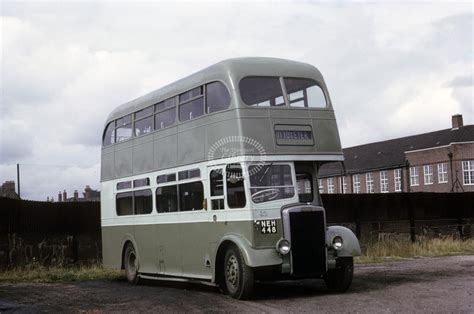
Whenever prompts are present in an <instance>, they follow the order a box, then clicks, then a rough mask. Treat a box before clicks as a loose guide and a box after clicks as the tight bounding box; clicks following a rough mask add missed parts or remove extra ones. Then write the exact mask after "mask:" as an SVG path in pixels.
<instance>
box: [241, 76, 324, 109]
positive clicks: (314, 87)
mask: <svg viewBox="0 0 474 314" xmlns="http://www.w3.org/2000/svg"><path fill="white" fill-rule="evenodd" d="M239 87H240V96H241V98H242V100H243V101H244V102H245V103H246V104H247V105H249V106H254V107H279V106H285V105H286V104H285V99H284V97H283V90H284V89H286V93H287V94H286V98H287V99H288V103H289V105H290V106H291V107H301V108H325V107H326V105H327V102H326V97H325V96H324V92H323V90H322V89H321V87H319V85H318V84H317V83H316V81H314V80H311V79H306V78H283V79H280V78H279V77H266V76H248V77H245V78H243V79H242V80H241V81H240V83H239ZM283 87H284V88H283Z"/></svg>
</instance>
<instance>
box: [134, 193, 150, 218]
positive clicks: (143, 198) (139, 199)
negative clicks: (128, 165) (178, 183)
mask: <svg viewBox="0 0 474 314" xmlns="http://www.w3.org/2000/svg"><path fill="white" fill-rule="evenodd" d="M133 197H134V202H135V215H143V214H149V213H151V211H152V210H153V201H152V193H151V190H150V189H147V190H140V191H134V192H133Z"/></svg>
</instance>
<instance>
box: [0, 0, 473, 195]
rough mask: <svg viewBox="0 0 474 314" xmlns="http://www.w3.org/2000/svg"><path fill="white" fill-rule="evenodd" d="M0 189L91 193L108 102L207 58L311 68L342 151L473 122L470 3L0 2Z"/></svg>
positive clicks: (134, 93)
mask: <svg viewBox="0 0 474 314" xmlns="http://www.w3.org/2000/svg"><path fill="white" fill-rule="evenodd" d="M0 6H1V7H0V18H1V24H0V27H1V28H0V43H1V67H0V80H1V95H0V182H4V181H6V180H16V164H17V163H19V164H20V173H21V177H20V178H21V181H20V182H21V194H22V195H21V196H22V198H26V199H35V200H45V199H46V197H48V196H49V197H51V196H53V197H54V198H55V199H56V198H57V193H58V191H62V190H67V192H68V193H69V194H70V195H72V193H73V191H74V190H75V189H77V190H79V192H82V191H83V190H84V187H85V185H90V186H91V187H92V188H93V189H100V182H99V181H100V151H101V146H100V145H101V134H102V130H103V127H104V123H105V119H106V117H107V115H108V114H109V113H110V112H111V111H112V110H113V109H114V108H115V107H117V106H119V105H120V104H122V103H124V102H127V101H129V100H131V99H134V98H136V97H138V96H141V95H143V94H145V93H148V92H151V91H153V90H155V89H158V88H160V87H162V86H164V85H167V84H169V83H172V82H173V81H175V80H178V79H180V78H182V77H185V76H187V75H189V74H191V73H194V72H196V71H198V70H200V69H202V68H205V67H207V66H209V65H211V64H213V63H216V62H219V61H220V60H223V59H227V58H233V57H243V56H264V57H277V58H285V59H291V60H297V61H302V62H306V63H310V64H312V65H314V66H316V67H317V68H318V69H319V70H320V71H321V72H322V74H323V76H324V78H325V80H326V84H327V86H328V89H329V93H330V96H331V100H332V103H333V106H334V110H335V112H336V117H337V121H338V126H339V131H340V136H341V141H342V145H343V147H350V146H354V145H359V144H364V143H370V142H376V141H382V140H386V139H391V138H396V137H401V136H408V135H413V134H418V133H424V132H430V131H434V130H440V129H446V128H450V127H451V116H452V115H453V114H457V113H460V114H462V115H463V117H464V124H473V123H474V104H473V72H474V66H473V65H474V63H473V59H474V40H473V39H474V38H473V25H474V18H473V17H474V15H473V5H472V4H471V3H470V2H458V3H448V2H416V3H412V2H390V3H389V2H385V3H374V2H371V3H362V2H344V1H336V2H331V3H329V2H292V3H290V2H239V1H234V2H228V3H216V2H177V3H171V2H120V1H113V2H66V3H65V2H62V3H59V2H57V3H55V2H18V1H16V2H8V1H2V2H0Z"/></svg>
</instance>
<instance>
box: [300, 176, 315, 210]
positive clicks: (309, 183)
mask: <svg viewBox="0 0 474 314" xmlns="http://www.w3.org/2000/svg"><path fill="white" fill-rule="evenodd" d="M296 188H297V189H298V197H299V199H300V202H301V203H311V202H312V201H313V198H314V197H313V179H312V177H311V175H310V174H309V173H297V174H296Z"/></svg>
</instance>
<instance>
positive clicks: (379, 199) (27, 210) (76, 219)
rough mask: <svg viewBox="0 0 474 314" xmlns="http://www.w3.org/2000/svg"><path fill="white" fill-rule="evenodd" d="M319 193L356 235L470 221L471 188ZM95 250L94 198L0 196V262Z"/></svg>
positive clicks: (71, 258) (58, 259) (78, 258)
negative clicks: (40, 199) (47, 199)
mask: <svg viewBox="0 0 474 314" xmlns="http://www.w3.org/2000/svg"><path fill="white" fill-rule="evenodd" d="M322 199H323V203H324V206H325V208H326V216H327V220H328V223H330V224H344V225H347V226H349V227H351V228H352V229H354V231H355V232H356V234H357V236H358V237H359V238H364V237H365V236H366V235H367V234H380V233H383V234H386V233H394V232H396V233H404V234H408V235H409V237H410V238H411V240H412V241H414V240H415V239H416V236H417V234H419V233H421V232H425V231H426V227H435V228H438V229H439V230H441V229H442V228H444V229H449V231H453V230H454V232H457V233H459V235H461V236H462V237H466V236H470V227H471V226H472V225H473V224H474V192H468V193H387V194H324V195H322ZM438 229H437V230H438ZM101 251H102V249H101V230H100V203H99V202H62V203H59V202H57V203H49V202H35V201H24V200H14V199H8V198H0V267H1V266H5V265H12V264H14V265H15V264H21V263H31V262H32V261H33V262H35V261H38V262H40V263H77V262H84V261H98V260H100V258H101Z"/></svg>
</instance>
